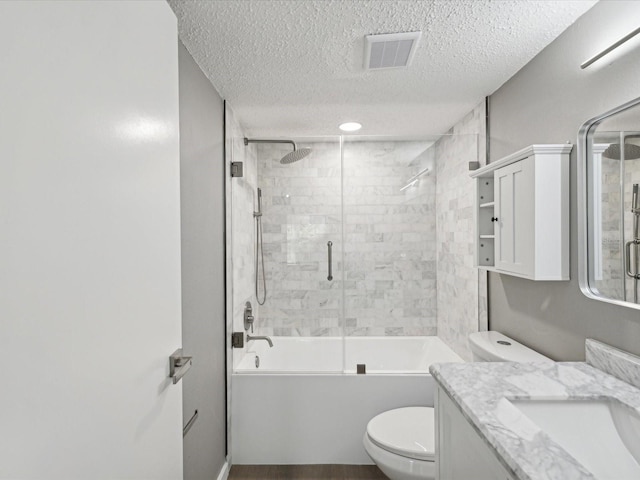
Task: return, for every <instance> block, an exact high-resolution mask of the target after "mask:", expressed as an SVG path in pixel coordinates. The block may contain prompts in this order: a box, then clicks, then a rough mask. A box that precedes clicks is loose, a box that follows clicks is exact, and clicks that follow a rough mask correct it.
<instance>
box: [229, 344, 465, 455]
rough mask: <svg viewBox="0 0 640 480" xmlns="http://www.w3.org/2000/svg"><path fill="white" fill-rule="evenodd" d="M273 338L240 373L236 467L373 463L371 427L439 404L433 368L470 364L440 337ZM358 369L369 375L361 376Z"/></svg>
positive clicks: (234, 422) (251, 349)
mask: <svg viewBox="0 0 640 480" xmlns="http://www.w3.org/2000/svg"><path fill="white" fill-rule="evenodd" d="M272 340H273V344H274V346H273V348H269V346H268V345H267V342H265V341H254V342H250V344H249V345H248V348H247V352H246V354H245V356H244V357H243V358H242V360H241V361H240V362H239V363H238V365H237V367H236V369H235V370H234V373H233V375H232V380H231V405H232V407H231V408H232V410H231V455H232V461H233V463H235V464H240V465H253V464H322V463H335V464H356V465H362V464H371V463H372V462H371V460H370V459H369V457H368V456H367V454H366V453H365V451H364V448H363V447H362V435H363V433H364V431H365V428H366V425H367V423H368V421H369V420H370V419H371V418H373V417H374V416H375V415H377V414H378V413H380V412H383V411H385V410H390V409H392V408H398V407H403V406H410V405H426V406H432V405H433V392H434V388H435V387H434V383H433V379H432V378H431V376H430V375H429V373H428V372H429V365H431V364H432V363H443V362H461V361H462V359H461V358H460V357H459V356H458V355H456V354H455V353H454V352H453V351H452V350H451V349H450V348H449V347H447V346H446V345H445V344H444V343H443V342H442V341H441V340H440V339H439V338H437V337H354V338H346V339H342V338H326V337H321V338H301V337H272ZM256 356H257V357H258V358H259V359H260V361H259V367H257V368H256V362H255V360H256ZM343 362H344V363H343ZM357 364H365V365H366V371H367V374H366V375H356V374H355V371H356V365H357ZM343 365H344V367H343Z"/></svg>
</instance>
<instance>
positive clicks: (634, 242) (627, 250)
mask: <svg viewBox="0 0 640 480" xmlns="http://www.w3.org/2000/svg"><path fill="white" fill-rule="evenodd" d="M639 244H640V240H629V241H628V242H627V243H625V244H624V249H625V255H624V256H625V263H626V269H627V276H628V277H631V278H635V279H638V280H640V273H638V272H632V271H631V245H636V246H637V245H639ZM636 255H638V251H637V249H634V257H635V256H636Z"/></svg>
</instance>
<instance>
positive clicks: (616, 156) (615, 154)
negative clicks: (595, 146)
mask: <svg viewBox="0 0 640 480" xmlns="http://www.w3.org/2000/svg"><path fill="white" fill-rule="evenodd" d="M602 156H603V157H606V158H610V159H611V160H620V144H619V143H612V144H611V145H609V147H607V149H606V150H605V151H604V152H602ZM638 158H640V147H639V146H638V145H634V144H633V143H625V144H624V159H625V160H637V159H638Z"/></svg>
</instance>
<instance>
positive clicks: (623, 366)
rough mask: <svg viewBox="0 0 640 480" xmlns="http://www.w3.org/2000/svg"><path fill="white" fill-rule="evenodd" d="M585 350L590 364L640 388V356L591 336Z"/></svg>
mask: <svg viewBox="0 0 640 480" xmlns="http://www.w3.org/2000/svg"><path fill="white" fill-rule="evenodd" d="M585 351H586V361H587V363H588V364H589V365H591V366H593V367H595V368H597V369H599V370H602V371H603V372H606V373H608V374H609V375H613V376H614V377H616V378H619V379H620V380H622V381H624V382H627V383H630V384H631V385H633V386H634V387H637V388H640V357H637V356H635V355H632V354H630V353H627V352H625V351H623V350H619V349H617V348H615V347H612V346H610V345H607V344H605V343H602V342H598V341H597V340H592V339H590V338H588V339H587V341H586V343H585Z"/></svg>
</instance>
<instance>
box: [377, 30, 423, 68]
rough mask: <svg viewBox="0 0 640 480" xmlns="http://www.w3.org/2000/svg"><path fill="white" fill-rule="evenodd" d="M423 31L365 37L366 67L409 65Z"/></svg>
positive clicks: (399, 66) (400, 66)
mask: <svg viewBox="0 0 640 480" xmlns="http://www.w3.org/2000/svg"><path fill="white" fill-rule="evenodd" d="M421 35H422V32H406V33H386V34H382V35H366V36H365V37H364V39H365V42H364V68H365V70H379V69H381V68H402V67H407V66H409V64H410V63H411V60H412V59H413V55H414V53H415V51H416V47H417V45H418V41H419V40H420V36H421Z"/></svg>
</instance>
